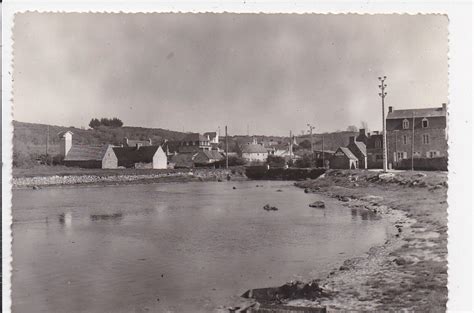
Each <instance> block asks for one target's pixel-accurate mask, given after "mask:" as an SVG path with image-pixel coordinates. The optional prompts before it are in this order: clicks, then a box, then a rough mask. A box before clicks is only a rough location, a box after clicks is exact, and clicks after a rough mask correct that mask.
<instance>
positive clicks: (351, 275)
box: [241, 170, 448, 312]
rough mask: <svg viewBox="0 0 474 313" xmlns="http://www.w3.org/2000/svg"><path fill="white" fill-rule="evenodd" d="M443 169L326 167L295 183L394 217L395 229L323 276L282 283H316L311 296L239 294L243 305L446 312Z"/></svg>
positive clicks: (302, 285) (352, 205)
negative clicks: (258, 297)
mask: <svg viewBox="0 0 474 313" xmlns="http://www.w3.org/2000/svg"><path fill="white" fill-rule="evenodd" d="M446 176H447V175H446V173H434V172H432V173H429V172H427V173H421V172H414V173H413V172H400V173H389V174H383V173H377V172H370V171H357V170H355V171H354V170H353V171H351V170H331V171H328V173H327V174H325V175H323V176H322V177H320V178H318V179H316V180H306V181H301V182H296V183H295V186H297V187H299V188H302V189H304V192H306V193H318V194H322V195H324V196H327V197H331V198H337V199H339V200H340V201H341V202H342V204H343V205H344V206H346V207H347V208H348V209H351V210H359V209H363V210H368V211H371V212H373V213H375V214H381V215H382V216H383V218H388V222H389V224H393V227H394V228H393V233H390V234H389V235H388V237H387V240H386V242H385V243H384V244H383V245H378V246H373V247H371V248H370V249H369V251H368V252H366V253H364V254H363V255H362V256H360V257H356V258H350V259H346V260H345V261H344V262H342V264H340V266H338V267H336V268H335V269H334V270H333V271H331V272H330V273H329V274H328V275H327V276H326V277H324V278H322V279H315V280H309V282H308V281H305V282H291V283H287V284H286V285H284V286H285V287H288V286H291V284H293V285H299V287H298V288H300V289H301V288H306V287H308V286H311V285H313V286H316V287H315V288H316V290H318V291H319V296H317V297H315V296H314V295H313V296H309V297H308V296H306V297H305V296H303V297H301V296H300V297H298V296H296V297H295V296H294V295H292V296H291V297H289V298H286V299H285V300H283V301H282V300H281V298H280V299H278V301H275V299H273V301H272V299H266V300H269V301H263V302H262V301H261V302H260V303H259V302H258V300H255V299H245V300H244V301H242V303H241V304H243V305H244V306H245V307H252V308H253V309H255V312H259V310H258V307H260V306H262V307H264V308H268V307H270V308H272V309H274V310H275V312H287V310H288V309H289V308H292V307H296V308H302V307H306V308H315V309H317V308H319V309H323V310H324V309H325V310H327V311H328V312H331V311H341V310H343V311H346V310H357V311H360V310H365V311H366V310H376V311H379V310H409V311H412V310H415V311H430V312H432V311H434V312H438V311H439V312H444V311H445V310H446V303H447V296H448V291H447V203H446V189H447V188H446V187H447V184H446V180H447V177H446ZM314 283H316V284H314ZM284 286H282V287H284ZM269 289H273V290H272V292H279V291H280V290H283V288H281V287H274V288H269ZM254 290H255V289H254ZM269 303H270V304H269ZM285 308H286V309H285ZM252 312H253V311H252Z"/></svg>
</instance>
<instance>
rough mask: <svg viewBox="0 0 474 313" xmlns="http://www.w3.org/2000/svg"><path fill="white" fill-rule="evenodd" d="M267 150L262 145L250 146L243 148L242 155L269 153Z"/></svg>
mask: <svg viewBox="0 0 474 313" xmlns="http://www.w3.org/2000/svg"><path fill="white" fill-rule="evenodd" d="M267 152H268V151H267V149H265V148H264V147H263V146H262V145H259V144H254V143H251V144H248V145H243V146H242V153H267Z"/></svg>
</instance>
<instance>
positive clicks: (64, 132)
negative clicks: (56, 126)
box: [58, 130, 74, 138]
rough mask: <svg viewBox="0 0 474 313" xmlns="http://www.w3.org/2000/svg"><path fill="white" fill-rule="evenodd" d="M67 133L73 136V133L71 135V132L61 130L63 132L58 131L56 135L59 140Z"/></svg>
mask: <svg viewBox="0 0 474 313" xmlns="http://www.w3.org/2000/svg"><path fill="white" fill-rule="evenodd" d="M67 133H70V134H71V135H74V133H73V132H72V131H70V130H63V131H60V132H59V133H58V137H60V138H61V137H64V135H66V134H67Z"/></svg>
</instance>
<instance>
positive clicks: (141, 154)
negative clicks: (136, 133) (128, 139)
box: [114, 146, 161, 165]
mask: <svg viewBox="0 0 474 313" xmlns="http://www.w3.org/2000/svg"><path fill="white" fill-rule="evenodd" d="M158 149H161V147H160V146H141V147H139V148H136V147H115V148H114V152H115V155H116V156H117V159H118V163H119V165H130V164H135V163H151V162H153V156H154V155H155V153H156V152H157V150H158Z"/></svg>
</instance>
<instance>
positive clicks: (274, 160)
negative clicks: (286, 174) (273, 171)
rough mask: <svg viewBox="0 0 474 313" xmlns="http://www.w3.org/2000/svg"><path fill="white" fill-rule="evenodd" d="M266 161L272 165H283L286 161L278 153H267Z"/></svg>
mask: <svg viewBox="0 0 474 313" xmlns="http://www.w3.org/2000/svg"><path fill="white" fill-rule="evenodd" d="M267 163H268V164H269V165H270V166H273V167H283V166H284V165H285V163H286V161H285V158H282V157H281V156H278V155H269V156H268V157H267Z"/></svg>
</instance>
